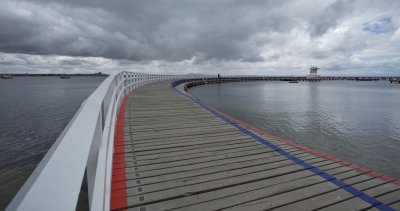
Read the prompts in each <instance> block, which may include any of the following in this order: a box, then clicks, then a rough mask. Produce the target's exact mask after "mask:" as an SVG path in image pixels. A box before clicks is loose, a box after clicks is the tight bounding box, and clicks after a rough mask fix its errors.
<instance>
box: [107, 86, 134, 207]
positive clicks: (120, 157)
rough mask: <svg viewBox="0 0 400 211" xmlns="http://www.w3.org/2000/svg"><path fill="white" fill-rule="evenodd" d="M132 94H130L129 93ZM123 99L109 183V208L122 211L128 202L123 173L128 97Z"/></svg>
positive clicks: (116, 128)
mask: <svg viewBox="0 0 400 211" xmlns="http://www.w3.org/2000/svg"><path fill="white" fill-rule="evenodd" d="M130 94H132V93H130ZM130 94H128V95H127V96H125V97H124V99H123V100H122V103H121V107H120V109H119V113H118V117H117V120H116V126H115V138H114V154H113V168H112V171H113V172H112V181H111V201H110V208H111V209H112V210H115V209H124V208H126V207H127V205H128V202H127V199H126V174H125V173H126V172H125V156H124V152H125V148H124V119H125V109H126V103H127V101H128V97H129V95H130Z"/></svg>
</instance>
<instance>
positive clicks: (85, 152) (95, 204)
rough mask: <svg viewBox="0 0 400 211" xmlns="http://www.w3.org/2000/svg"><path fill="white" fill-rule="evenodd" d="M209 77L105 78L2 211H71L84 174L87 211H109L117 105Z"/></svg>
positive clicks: (125, 74)
mask: <svg viewBox="0 0 400 211" xmlns="http://www.w3.org/2000/svg"><path fill="white" fill-rule="evenodd" d="M210 77H215V76H211V75H193V74H191V75H156V74H142V73H134V72H126V71H123V72H118V73H113V74H111V75H110V76H109V77H107V78H106V79H105V80H104V81H103V82H102V83H101V84H100V86H99V87H98V88H97V89H96V90H95V91H94V92H93V93H92V94H91V95H90V96H89V97H88V98H87V99H86V100H85V101H84V102H83V103H82V105H81V107H80V108H79V109H78V111H77V112H76V114H75V115H74V117H73V118H72V120H71V121H70V122H69V123H68V125H67V127H66V128H65V129H64V130H63V132H62V133H61V135H60V136H59V137H58V138H57V140H56V141H55V143H54V144H53V145H52V147H51V148H50V149H49V151H48V152H47V154H46V155H45V156H44V158H43V159H42V160H41V161H40V163H39V164H38V166H37V167H36V168H35V170H34V171H33V173H32V174H31V176H30V177H29V178H28V180H27V181H26V182H25V184H24V185H23V186H22V187H21V189H20V190H19V191H18V193H17V194H16V195H15V197H14V198H13V200H12V201H11V203H10V204H9V205H8V207H7V208H6V210H7V211H8V210H10V211H11V210H74V209H75V208H76V204H77V202H78V198H79V193H80V190H81V186H82V181H83V178H84V176H85V172H86V176H87V180H88V192H89V206H90V209H91V210H110V192H111V175H112V172H111V169H112V156H113V150H114V149H113V146H114V131H115V125H116V116H117V113H118V111H119V107H120V105H121V102H122V99H123V98H124V97H125V96H126V95H128V94H129V93H131V92H132V91H133V90H134V89H135V88H137V87H139V86H142V85H145V84H149V83H154V82H157V81H161V80H172V79H193V78H210Z"/></svg>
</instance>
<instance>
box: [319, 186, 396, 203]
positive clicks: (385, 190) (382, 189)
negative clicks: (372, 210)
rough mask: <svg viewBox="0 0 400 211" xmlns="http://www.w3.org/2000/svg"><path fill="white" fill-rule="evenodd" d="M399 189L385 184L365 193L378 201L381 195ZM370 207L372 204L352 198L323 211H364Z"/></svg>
mask: <svg viewBox="0 0 400 211" xmlns="http://www.w3.org/2000/svg"><path fill="white" fill-rule="evenodd" d="M399 189H400V187H399V186H398V185H395V184H393V183H387V182H386V183H383V184H382V185H379V186H376V187H374V188H371V189H368V190H365V191H364V193H365V194H368V195H369V196H372V197H377V199H378V200H379V196H380V195H384V194H385V193H390V192H393V191H395V190H399ZM398 197H399V196H398ZM370 206H371V204H369V203H367V202H365V201H362V200H360V199H359V198H357V197H352V198H351V199H349V200H346V201H344V202H342V203H337V204H334V205H332V206H329V207H326V208H323V209H322V210H340V209H351V210H362V209H367V208H368V207H370Z"/></svg>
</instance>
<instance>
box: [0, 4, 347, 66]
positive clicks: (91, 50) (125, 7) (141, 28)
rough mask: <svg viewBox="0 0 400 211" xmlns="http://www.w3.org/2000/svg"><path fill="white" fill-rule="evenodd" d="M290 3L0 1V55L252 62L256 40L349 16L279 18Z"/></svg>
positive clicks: (342, 9) (333, 9)
mask: <svg viewBox="0 0 400 211" xmlns="http://www.w3.org/2000/svg"><path fill="white" fill-rule="evenodd" d="M292 3H293V1H264V0H263V1H215V0H212V1H211V0H210V1H183V0H182V1H161V0H160V1H132V0H123V1H118V2H117V3H116V2H115V1H108V0H107V1H106V0H102V1H94V0H90V1H77V0H71V1H69V0H65V1H62V0H60V1H46V0H37V1H3V2H2V3H0V28H1V32H0V51H1V52H18V53H28V54H56V55H70V56H93V57H106V58H112V59H129V60H136V61H140V60H166V61H181V60H186V59H191V58H193V57H195V60H196V62H202V61H206V60H212V59H214V60H226V61H230V60H238V61H246V62H257V61H262V60H263V59H264V58H263V57H262V56H260V52H261V51H262V49H261V46H260V45H259V43H258V41H257V39H256V37H257V35H259V34H263V33H267V34H268V33H272V32H277V33H287V32H289V31H290V30H291V29H292V28H293V27H294V26H296V25H297V24H299V22H301V21H305V22H306V23H308V26H309V33H310V34H311V35H312V36H321V35H323V34H324V33H325V32H326V31H327V30H328V29H329V28H330V27H333V26H335V25H336V24H337V21H338V20H339V19H340V18H341V17H342V16H343V14H344V13H346V12H348V11H350V10H351V8H350V7H346V6H345V5H347V6H348V4H346V2H344V1H338V2H334V3H332V4H330V5H328V7H326V8H324V9H323V10H322V11H321V12H318V14H319V15H320V16H321V18H315V17H314V15H313V11H312V10H311V11H310V14H309V15H307V16H306V17H305V18H304V19H301V20H298V19H296V18H293V17H292V15H291V14H286V13H285V12H284V11H285V7H289V6H290V5H291V4H292ZM306 7H307V5H306ZM300 11H301V12H302V10H300ZM304 11H307V8H306V9H305V10H304ZM318 14H317V15H318ZM262 42H263V44H268V42H270V41H269V40H262ZM271 42H272V41H271Z"/></svg>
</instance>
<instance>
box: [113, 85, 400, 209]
mask: <svg viewBox="0 0 400 211" xmlns="http://www.w3.org/2000/svg"><path fill="white" fill-rule="evenodd" d="M170 83H171V82H160V83H156V84H152V85H146V86H143V87H140V88H138V89H137V90H136V91H135V93H134V94H133V95H131V96H130V97H129V98H128V100H127V103H126V107H125V109H123V110H122V111H123V114H124V118H123V119H122V120H120V122H119V126H120V129H119V130H120V132H119V133H118V130H117V136H120V141H118V138H117V141H116V143H115V155H114V170H113V183H112V189H113V191H112V196H111V197H112V200H111V201H112V202H111V206H112V209H124V208H129V210H140V211H145V210H147V211H149V210H170V209H176V210H216V209H227V210H266V209H279V210H312V209H322V210H362V209H371V210H377V209H378V210H379V209H387V210H390V207H391V208H393V209H400V186H399V185H397V184H395V183H394V182H392V181H391V180H392V179H391V178H387V177H382V176H381V175H377V174H375V173H371V172H370V170H366V169H362V168H361V169H360V170H356V169H355V168H353V166H349V165H350V164H348V165H347V166H346V165H344V164H342V163H339V160H336V161H335V159H333V158H331V159H328V158H329V157H328V158H327V157H326V156H322V157H321V156H318V155H316V154H315V153H314V154H313V153H312V152H311V151H306V150H303V149H301V148H299V147H296V145H290V144H287V143H284V142H282V141H278V140H276V139H273V138H271V137H265V136H264V135H263V134H261V133H256V131H252V130H248V129H246V128H244V127H243V126H241V125H238V124H236V123H234V122H232V121H230V120H227V119H224V118H225V117H223V116H216V114H213V113H211V112H210V111H207V110H206V109H205V108H203V107H202V106H200V105H198V104H196V103H195V102H193V101H191V100H190V99H188V98H187V97H185V96H183V95H181V94H180V93H178V92H176V91H175V90H173V89H171V88H170ZM217 115H218V114H217ZM345 164H346V163H345ZM358 168H359V167H358ZM373 175H374V176H373ZM377 177H381V178H377ZM389 206H390V207H389Z"/></svg>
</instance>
